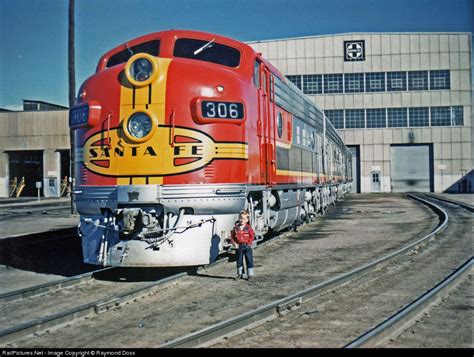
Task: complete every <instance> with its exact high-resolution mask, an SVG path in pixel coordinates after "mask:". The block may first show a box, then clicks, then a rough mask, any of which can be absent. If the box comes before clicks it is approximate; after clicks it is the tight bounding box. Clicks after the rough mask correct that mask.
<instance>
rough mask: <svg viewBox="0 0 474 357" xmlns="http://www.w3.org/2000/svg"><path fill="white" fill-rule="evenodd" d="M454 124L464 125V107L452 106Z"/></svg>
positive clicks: (452, 121)
mask: <svg viewBox="0 0 474 357" xmlns="http://www.w3.org/2000/svg"><path fill="white" fill-rule="evenodd" d="M451 123H452V125H464V112H463V107H451Z"/></svg>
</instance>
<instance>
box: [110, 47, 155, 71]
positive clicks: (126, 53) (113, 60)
mask: <svg viewBox="0 0 474 357" xmlns="http://www.w3.org/2000/svg"><path fill="white" fill-rule="evenodd" d="M159 52H160V40H152V41H148V42H143V43H140V44H139V45H135V46H133V47H128V48H127V49H125V50H123V51H120V52H118V53H116V54H114V55H113V56H112V57H110V58H109V60H108V61H107V66H106V67H107V68H110V67H113V66H116V65H118V64H120V63H125V62H127V61H128V60H129V58H130V57H132V56H133V55H134V54H137V53H148V54H150V55H152V56H158V53H159Z"/></svg>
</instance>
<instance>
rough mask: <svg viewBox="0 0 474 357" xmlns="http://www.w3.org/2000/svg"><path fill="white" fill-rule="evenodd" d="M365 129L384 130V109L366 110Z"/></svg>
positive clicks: (385, 124)
mask: <svg viewBox="0 0 474 357" xmlns="http://www.w3.org/2000/svg"><path fill="white" fill-rule="evenodd" d="M366 112H367V128H385V127H386V126H387V123H386V115H385V109H383V108H382V109H367V111H366Z"/></svg>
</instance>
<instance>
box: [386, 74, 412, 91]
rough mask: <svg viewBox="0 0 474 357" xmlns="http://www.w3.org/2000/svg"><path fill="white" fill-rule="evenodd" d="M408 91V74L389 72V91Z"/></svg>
mask: <svg viewBox="0 0 474 357" xmlns="http://www.w3.org/2000/svg"><path fill="white" fill-rule="evenodd" d="M402 90H407V77H406V72H387V91H402Z"/></svg>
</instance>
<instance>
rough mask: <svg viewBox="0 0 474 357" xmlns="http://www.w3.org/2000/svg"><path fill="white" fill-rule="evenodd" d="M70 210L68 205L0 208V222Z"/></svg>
mask: <svg viewBox="0 0 474 357" xmlns="http://www.w3.org/2000/svg"><path fill="white" fill-rule="evenodd" d="M67 210H70V207H69V206H68V205H59V206H31V207H18V208H15V207H9V208H5V207H0V221H4V220H7V219H8V220H11V219H16V218H21V217H26V216H31V215H34V214H49V213H53V214H54V213H55V212H61V211H67Z"/></svg>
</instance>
